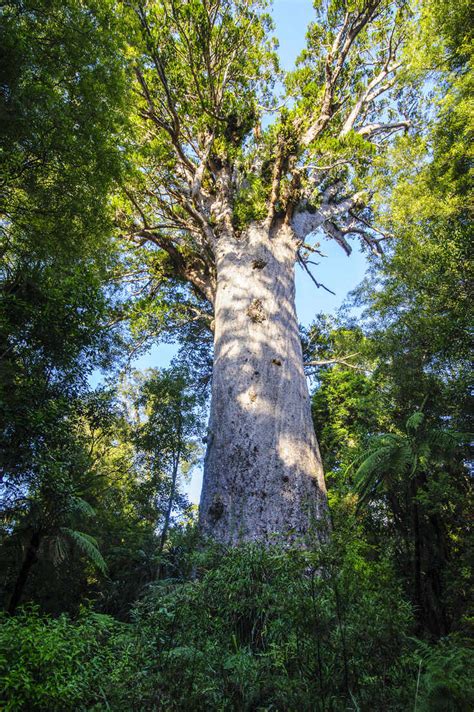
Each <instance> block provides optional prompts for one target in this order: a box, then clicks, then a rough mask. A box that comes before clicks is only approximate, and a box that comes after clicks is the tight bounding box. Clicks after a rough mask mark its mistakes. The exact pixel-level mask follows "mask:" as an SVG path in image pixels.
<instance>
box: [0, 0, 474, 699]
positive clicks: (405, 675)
mask: <svg viewBox="0 0 474 712" xmlns="http://www.w3.org/2000/svg"><path fill="white" fill-rule="evenodd" d="M195 4H196V8H199V6H200V5H201V4H202V3H200V2H197V3H195ZM282 4H283V3H282ZM359 4H361V3H359ZM363 4H364V3H362V4H361V5H363ZM191 5H192V4H191ZM301 5H302V6H304V8H305V13H304V20H305V24H307V21H310V20H311V15H310V12H309V10H307V11H306V7H307V6H309V3H301ZM348 5H350V3H349V4H348ZM356 5H357V3H355V5H354V7H355V6H356ZM399 5H400V6H402V5H405V3H399ZM299 6H300V3H296V4H295V5H294V8H293V7H292V10H291V12H292V14H295V15H296V14H297V13H300V12H302V11H301V9H300V7H299ZM333 6H334V7H336V6H337V7H339V9H340V8H341V7H343V6H344V7H345V3H343V2H341V3H329V4H325V3H323V4H322V8H323V10H322V12H323V14H324V13H328V12H330V9H331V7H333ZM337 7H336V9H337ZM351 7H352V6H351ZM276 8H277V12H278V3H276ZM296 8H298V9H296ZM328 8H329V9H328ZM122 9H123V8H121V5H120V4H116V3H113V2H108V0H107V1H106V0H103V1H97V2H87V3H81V2H77V1H76V0H68V1H67V2H55V0H52V1H47V2H46V1H45V2H42V1H41V0H38V1H37V2H34V3H33V2H30V1H29V0H25V1H23V2H6V3H3V5H2V9H1V16H0V17H1V33H2V42H1V53H2V56H1V74H2V76H1V82H0V84H1V107H0V124H1V139H0V140H1V144H0V149H1V155H2V175H1V179H0V180H1V184H0V185H1V191H0V210H1V214H2V219H1V224H0V230H1V234H0V238H1V247H0V249H1V254H2V264H1V267H0V270H1V271H0V277H1V285H0V286H1V291H0V300H1V320H0V353H1V357H0V358H1V360H0V408H1V421H2V422H1V429H0V441H1V442H0V452H1V454H0V458H1V460H0V468H1V472H2V485H1V487H2V490H1V492H2V513H3V516H2V538H1V557H2V569H3V572H4V574H3V577H2V582H1V591H0V593H1V596H2V601H3V606H4V609H5V614H4V617H3V619H2V629H1V632H0V638H1V641H2V646H1V648H2V654H1V657H0V661H1V663H2V666H3V668H4V669H3V671H2V674H3V677H2V685H3V697H4V706H5V709H7V710H17V709H28V710H35V709H38V710H66V709H71V710H72V709H74V710H76V709H87V710H92V709H95V710H99V709H114V710H122V709H123V710H129V709H140V710H142V709H143V710H146V709H150V710H155V709H156V710H160V709H163V710H172V709H177V710H188V709H189V710H200V709H203V710H204V709H206V710H207V709H216V710H221V709H222V710H225V709H235V710H273V709H281V710H296V709H298V710H299V709H301V710H318V711H319V710H322V711H326V710H342V709H354V710H358V709H362V710H374V709H375V710H379V709H380V710H406V709H416V710H446V711H447V710H454V709H459V710H470V709H472V704H473V702H474V691H473V688H472V674H470V660H471V658H472V651H471V649H470V634H471V628H470V626H471V623H472V617H470V616H472V613H471V611H470V602H471V591H472V589H471V568H472V567H471V564H472V530H471V526H470V524H469V522H470V521H471V520H470V518H471V517H472V483H471V478H470V469H469V465H468V449H467V448H468V444H469V441H470V437H469V432H472V424H471V410H470V402H469V396H470V387H469V377H470V372H469V357H470V341H469V336H470V328H471V299H470V284H471V282H472V280H471V279H470V278H471V273H470V261H469V257H470V238H471V228H470V221H469V197H470V170H471V164H470V155H469V145H470V139H471V138H472V132H470V124H472V107H471V98H470V90H471V82H472V80H471V74H470V63H471V51H472V49H471V47H472V37H471V35H470V34H469V28H470V26H471V22H470V21H471V19H472V18H471V15H470V8H469V5H468V3H467V2H464V0H462V1H460V2H457V3H456V4H455V5H453V4H451V3H448V2H444V0H425V2H423V3H421V4H416V5H415V6H413V8H411V12H413V18H414V19H413V24H412V25H411V27H412V30H411V33H412V34H411V35H410V37H409V38H408V40H407V49H406V52H407V54H408V57H409V63H408V66H409V69H407V70H406V72H407V75H408V76H406V77H405V78H404V81H405V82H406V83H407V85H409V87H410V92H411V94H410V97H411V100H412V101H413V103H414V104H416V108H415V109H414V110H413V111H414V119H413V120H412V121H411V125H410V128H409V130H408V131H405V132H401V133H398V134H397V135H396V136H392V137H391V138H390V142H389V145H388V148H387V150H386V152H384V154H383V159H382V158H381V159H380V161H379V162H378V163H377V162H376V163H375V169H374V170H371V171H370V173H369V174H367V175H366V176H365V178H366V179H367V181H370V192H371V194H372V197H373V203H372V207H371V213H370V219H371V229H373V230H375V231H376V230H378V231H380V232H379V233H376V234H377V235H378V237H379V238H380V237H381V238H383V240H382V242H381V244H383V254H381V255H380V254H372V252H371V251H370V249H369V246H367V247H366V248H365V249H364V250H363V251H362V253H361V254H360V255H357V254H356V255H352V256H351V257H350V258H347V257H346V255H344V253H343V252H342V251H341V253H340V258H339V257H335V256H334V253H333V248H338V246H337V245H336V244H335V243H328V242H325V241H323V240H322V239H321V245H320V247H318V246H316V249H321V250H322V251H323V252H325V253H327V254H328V257H320V256H319V255H318V256H317V260H316V261H318V262H319V263H320V264H319V265H318V266H317V268H316V271H315V273H314V274H315V275H316V279H317V281H318V282H320V281H322V282H324V285H325V286H326V287H328V288H329V289H332V290H335V291H337V293H338V295H339V294H341V293H342V292H343V290H344V289H346V286H347V285H348V278H347V276H346V275H347V274H348V273H349V271H350V272H351V274H352V277H351V278H350V279H351V280H353V281H352V284H351V286H354V287H355V286H356V282H357V283H359V284H358V286H357V287H356V288H355V289H354V290H353V291H352V294H351V296H350V297H349V300H348V301H347V302H346V307H345V308H344V309H343V310H340V311H339V312H337V313H335V310H334V308H333V305H334V302H332V303H331V302H328V301H326V302H324V298H323V295H324V294H325V290H324V287H321V288H320V289H319V291H317V292H316V287H315V285H314V283H313V282H312V281H311V280H310V278H309V277H308V276H307V277H306V283H305V285H304V287H302V289H301V290H300V295H301V296H300V299H301V303H302V304H303V306H304V308H305V310H304V316H302V317H301V318H303V319H304V320H307V324H306V326H305V328H302V329H301V337H302V342H303V350H304V356H305V361H306V363H307V364H308V375H309V376H310V377H311V381H310V383H311V387H312V413H313V420H314V424H315V429H316V433H317V435H318V439H319V442H320V447H321V452H322V456H323V462H324V467H325V474H326V482H327V486H328V496H329V502H330V510H331V523H332V536H331V537H330V539H329V540H328V542H327V543H326V544H324V545H321V544H320V543H318V545H316V544H315V545H314V546H311V545H310V546H307V547H306V548H304V549H300V550H291V549H290V550H285V549H282V548H280V547H278V546H275V547H266V548H265V547H260V546H257V545H255V546H252V545H247V546H244V547H237V548H235V549H226V548H222V547H219V546H211V545H207V546H203V545H202V543H201V542H200V538H199V532H198V530H197V527H196V506H195V505H193V504H192V503H191V502H190V501H189V495H190V493H191V494H192V499H194V501H195V490H190V489H189V484H187V483H188V482H189V475H190V473H192V472H193V470H195V469H196V468H199V463H200V462H201V461H202V457H203V439H205V435H206V418H207V402H208V400H207V399H208V395H209V383H210V365H211V345H212V335H211V332H210V331H209V329H208V328H207V326H206V324H205V323H203V321H202V320H200V319H199V318H196V316H197V314H196V313H192V312H190V311H189V308H188V307H189V304H188V301H187V293H186V290H187V287H186V285H184V284H183V282H182V281H180V280H176V279H174V278H173V277H172V276H171V275H170V274H169V272H168V271H167V266H166V263H165V261H164V260H163V259H162V257H161V256H160V253H159V251H158V250H157V253H158V256H157V255H156V254H155V253H154V252H149V253H146V254H145V257H143V254H144V253H141V252H138V251H137V250H136V248H135V247H134V244H133V243H132V241H130V240H129V239H127V237H126V236H125V235H124V234H123V229H122V228H123V224H124V215H125V216H126V214H127V210H128V208H127V197H128V196H127V191H129V187H128V184H127V181H128V176H129V175H130V174H134V171H135V170H136V166H135V165H134V160H135V158H136V156H135V155H134V154H133V151H129V150H128V149H129V147H130V146H131V145H132V142H131V140H130V135H132V134H133V131H134V130H135V124H134V121H135V120H136V117H134V115H133V101H132V100H131V96H133V94H132V95H131V93H130V92H131V86H132V81H131V79H130V67H129V64H128V61H129V59H130V56H129V54H128V53H127V49H126V48H127V42H128V41H129V39H130V34H128V35H127V33H131V32H133V26H132V25H127V22H125V21H124V16H123V15H122V14H121V13H122ZM196 12H197V10H196ZM280 12H281V9H280ZM306 12H307V14H306ZM302 15H303V13H302ZM276 18H277V31H278V14H277V16H276ZM292 32H301V30H300V29H299V28H298V25H297V23H296V22H295V23H294V24H292ZM298 46H299V47H302V46H303V38H302V36H301V35H300V36H299V38H298ZM286 61H287V60H286V59H285V57H283V64H284V65H285V64H286ZM286 68H287V67H286V66H285V69H286ZM264 128H265V127H264ZM354 150H361V151H362V149H361V148H360V147H359V146H356V148H355V149H354ZM244 207H245V208H247V203H245V206H244ZM338 249H340V248H338ZM354 252H357V250H356V249H355V250H354ZM339 259H340V260H341V261H344V262H343V264H344V265H346V266H344V268H341V267H339V266H338V267H335V265H339V264H340V262H339ZM336 260H337V262H336ZM366 264H367V266H368V269H367V272H366V274H365V276H364V277H363V279H362V272H363V269H364V267H365V265H366ZM332 270H334V271H332ZM334 273H336V274H334ZM359 277H360V279H359ZM313 289H314V290H315V292H314V293H313V292H312V291H311V290H313ZM312 305H316V306H315V307H314V311H313V307H312ZM158 341H160V342H163V341H165V342H166V341H167V342H172V343H174V344H176V346H175V347H173V350H174V352H175V353H174V355H173V357H172V359H171V361H170V364H169V365H168V366H167V367H166V368H162V367H160V363H159V360H158V359H159V358H162V357H163V358H164V354H165V352H164V351H163V350H161V349H162V347H159V349H158V350H152V351H150V348H152V345H153V344H156V343H157V342H158ZM150 353H151V354H152V356H150ZM168 354H169V355H171V354H170V352H168ZM137 359H139V360H137ZM150 359H151V361H150ZM137 365H138V366H140V368H141V370H139V369H137V368H136V366H137ZM150 366H153V368H150ZM99 374H100V375H99Z"/></svg>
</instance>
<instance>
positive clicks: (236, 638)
mask: <svg viewBox="0 0 474 712" xmlns="http://www.w3.org/2000/svg"><path fill="white" fill-rule="evenodd" d="M371 558H372V556H371V552H370V549H367V547H366V546H365V545H363V544H361V542H360V538H358V541H356V540H355V539H354V538H353V540H352V543H351V544H349V545H348V544H347V542H346V544H345V545H344V546H341V543H340V542H339V543H338V541H337V539H336V540H335V542H334V543H333V544H332V545H331V546H329V547H327V548H325V549H324V550H323V551H319V552H318V553H316V552H311V551H308V552H306V553H302V552H288V551H287V552H285V551H282V550H281V549H280V550H279V549H274V550H265V549H262V548H259V547H254V546H248V547H245V548H243V549H236V550H234V551H231V552H229V553H226V554H222V553H219V552H218V551H212V550H207V551H202V552H201V553H200V554H199V555H197V556H195V558H194V565H195V567H196V571H197V573H198V576H197V578H195V579H193V580H191V581H187V582H177V581H176V580H171V579H170V580H165V581H162V582H161V583H159V584H156V585H155V586H154V587H153V588H152V589H150V591H149V593H148V594H147V595H146V596H145V598H144V599H143V600H142V601H141V602H140V604H139V605H138V607H137V608H136V610H135V613H134V616H133V622H132V623H131V624H127V625H125V624H119V623H116V622H114V621H113V619H111V618H109V617H107V616H98V615H96V614H93V613H83V614H81V615H80V616H79V618H78V619H77V620H76V621H75V622H70V621H68V619H66V618H65V617H60V618H59V619H56V620H52V619H45V618H41V617H39V616H38V613H37V612H36V611H31V612H30V611H25V612H24V613H22V614H21V615H20V616H18V617H16V618H12V619H6V620H4V621H3V627H2V631H1V633H0V636H1V639H2V646H1V647H2V650H3V651H4V654H5V658H6V659H8V661H9V667H8V670H7V671H4V672H6V676H5V678H4V682H3V695H4V699H5V701H6V706H5V709H6V710H18V709H32V710H99V709H111V710H124V711H125V710H130V709H137V710H183V711H184V710H191V709H192V710H196V711H198V710H203V711H204V710H236V712H237V711H239V712H240V711H243V710H255V711H257V710H260V711H262V712H263V710H282V711H284V710H311V711H313V710H314V711H319V710H321V711H322V710H326V711H328V712H329V711H337V710H341V711H342V710H347V709H354V710H367V711H369V710H374V709H377V710H379V709H380V710H387V711H392V712H395V711H396V710H400V712H402V711H403V710H407V709H414V705H415V703H416V709H418V710H448V709H449V710H468V709H469V704H470V702H471V701H472V694H473V690H472V681H471V680H470V679H469V675H468V666H467V663H468V656H469V653H470V651H469V650H468V648H467V647H466V643H465V641H464V640H463V639H462V638H460V637H458V638H454V637H453V638H447V639H445V640H443V641H441V642H440V643H439V645H438V646H437V647H428V646H427V645H422V644H419V643H418V642H416V641H415V640H414V639H412V638H410V637H409V636H410V632H411V625H412V619H411V613H410V609H409V606H407V604H406V603H405V602H404V601H403V598H402V597H401V594H400V589H399V587H398V585H397V583H396V581H395V579H394V577H393V572H392V570H391V567H390V565H389V564H388V562H387V561H386V560H384V559H383V558H381V559H379V560H371ZM450 705H451V706H450Z"/></svg>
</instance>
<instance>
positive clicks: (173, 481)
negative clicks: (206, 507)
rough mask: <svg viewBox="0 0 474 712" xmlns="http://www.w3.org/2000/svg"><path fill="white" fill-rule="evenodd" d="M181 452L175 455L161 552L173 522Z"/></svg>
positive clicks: (161, 538)
mask: <svg viewBox="0 0 474 712" xmlns="http://www.w3.org/2000/svg"><path fill="white" fill-rule="evenodd" d="M179 458H180V455H179V452H178V453H177V455H176V456H175V460H174V463H173V472H172V475H171V490H170V496H169V499H168V507H167V509H166V514H165V521H164V523H163V529H162V530H161V536H160V549H159V553H160V554H161V553H162V551H163V549H164V546H165V543H166V539H167V537H168V530H169V528H170V522H171V512H172V511H173V505H174V498H175V494H176V480H177V478H178V467H179Z"/></svg>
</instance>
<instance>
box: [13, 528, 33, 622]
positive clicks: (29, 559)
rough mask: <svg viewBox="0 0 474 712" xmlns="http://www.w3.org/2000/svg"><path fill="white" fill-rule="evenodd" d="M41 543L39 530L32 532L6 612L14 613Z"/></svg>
mask: <svg viewBox="0 0 474 712" xmlns="http://www.w3.org/2000/svg"><path fill="white" fill-rule="evenodd" d="M40 543H41V534H40V532H33V534H32V536H31V539H30V541H29V544H28V546H27V548H26V551H25V556H24V558H23V563H22V565H21V568H20V571H19V573H18V576H17V579H16V581H15V587H14V589H13V593H12V595H11V598H10V602H9V604H8V609H7V610H8V612H9V613H11V614H12V615H13V613H15V611H16V609H17V606H18V604H19V603H20V601H21V597H22V595H23V591H24V590H25V586H26V582H27V580H28V576H29V575H30V571H31V568H32V566H33V564H35V563H36V561H37V559H38V549H39V546H40Z"/></svg>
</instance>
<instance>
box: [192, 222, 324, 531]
mask: <svg viewBox="0 0 474 712" xmlns="http://www.w3.org/2000/svg"><path fill="white" fill-rule="evenodd" d="M295 256H296V244H295V241H294V236H293V233H292V231H291V230H290V229H289V228H287V227H286V226H280V227H278V228H275V229H274V230H272V232H271V233H270V232H269V231H268V230H267V229H265V228H264V227H263V226H261V225H256V224H253V225H251V226H250V228H249V229H248V231H247V232H246V234H245V235H244V236H243V237H241V238H240V239H236V238H234V237H229V238H228V239H227V241H222V242H220V243H219V247H218V255H217V260H216V262H217V294H216V302H215V340H214V347H215V350H214V367H213V382H212V401H211V413H210V420H209V431H208V445H207V454H206V460H205V465H204V483H203V491H202V496H201V507H200V523H201V529H202V531H203V533H204V534H205V535H207V536H211V537H212V538H214V539H216V540H217V541H220V542H222V543H224V544H232V545H234V544H237V543H239V542H243V541H264V542H269V543H271V542H272V541H275V542H276V541H288V542H292V541H295V540H301V538H302V537H304V535H306V534H308V532H310V531H311V530H313V528H314V526H315V525H317V524H318V523H320V522H321V518H322V517H325V515H326V512H327V503H326V490H325V485H324V478H323V470H322V465H321V458H320V454H319V449H318V444H317V441H316V437H315V434H314V430H313V423H312V418H311V406H310V398H309V393H308V387H307V383H306V378H305V375H304V370H303V357H302V350H301V343H300V336H299V330H298V322H297V319H296V313H295V305H294V293H295V286H294V264H295Z"/></svg>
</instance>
